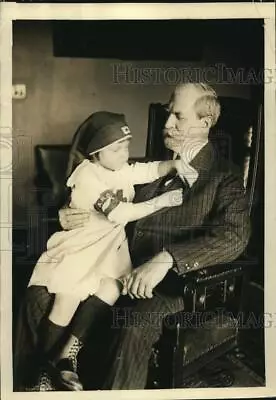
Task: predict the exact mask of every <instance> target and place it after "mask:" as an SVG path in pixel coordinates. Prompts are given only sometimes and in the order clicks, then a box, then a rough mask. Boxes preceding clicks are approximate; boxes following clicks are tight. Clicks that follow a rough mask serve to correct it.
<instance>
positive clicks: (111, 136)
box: [78, 111, 132, 155]
mask: <svg viewBox="0 0 276 400" xmlns="http://www.w3.org/2000/svg"><path fill="white" fill-rule="evenodd" d="M80 130H81V132H80V139H79V143H78V148H79V150H81V151H82V152H83V153H84V154H89V155H92V154H94V153H97V152H98V151H100V150H103V149H104V148H106V147H107V146H109V145H111V144H113V143H115V142H120V141H122V140H125V139H127V138H130V137H131V136H132V135H131V132H130V129H129V126H128V125H127V123H126V120H125V116H124V115H123V114H116V113H112V112H108V111H98V112H96V113H94V114H92V115H90V117H88V118H87V120H86V121H85V122H84V123H83V124H82V125H81V127H80Z"/></svg>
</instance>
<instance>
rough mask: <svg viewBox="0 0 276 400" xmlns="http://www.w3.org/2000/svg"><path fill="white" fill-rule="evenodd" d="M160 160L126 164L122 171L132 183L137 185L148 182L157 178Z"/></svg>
mask: <svg viewBox="0 0 276 400" xmlns="http://www.w3.org/2000/svg"><path fill="white" fill-rule="evenodd" d="M159 164H160V161H149V162H145V163H141V162H136V163H134V164H130V165H126V166H125V167H124V168H123V170H122V173H123V174H125V175H126V179H128V180H129V181H130V182H131V183H132V184H133V185H139V184H143V183H150V182H153V181H155V180H156V179H158V178H159V177H160V176H159V172H158V167H159Z"/></svg>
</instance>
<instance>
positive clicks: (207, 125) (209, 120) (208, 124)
mask: <svg viewBox="0 0 276 400" xmlns="http://www.w3.org/2000/svg"><path fill="white" fill-rule="evenodd" d="M203 119H204V126H205V128H209V129H210V128H211V127H212V122H213V121H212V118H211V117H209V116H207V117H204V118H203Z"/></svg>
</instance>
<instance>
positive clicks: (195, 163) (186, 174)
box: [174, 139, 211, 187]
mask: <svg viewBox="0 0 276 400" xmlns="http://www.w3.org/2000/svg"><path fill="white" fill-rule="evenodd" d="M208 144H209V142H208V139H207V140H205V141H202V142H201V143H198V142H197V143H196V147H195V146H194V148H193V149H192V151H191V152H189V151H186V152H185V154H184V153H183V154H181V155H180V160H181V163H180V168H179V169H178V175H179V177H180V178H181V179H182V180H183V181H184V182H185V181H186V182H188V184H189V186H190V187H192V186H193V184H194V183H195V182H196V181H197V179H198V176H199V172H200V169H201V167H204V166H203V165H202V161H205V162H206V161H207V160H205V157H203V158H202V155H201V153H202V152H203V151H204V149H205V148H206V147H208V146H207V145H208ZM189 155H190V156H189ZM200 155H201V157H200ZM177 157H179V156H177V155H176V153H175V154H174V158H177ZM210 161H211V160H210V159H209V163H210ZM207 162H208V161H207Z"/></svg>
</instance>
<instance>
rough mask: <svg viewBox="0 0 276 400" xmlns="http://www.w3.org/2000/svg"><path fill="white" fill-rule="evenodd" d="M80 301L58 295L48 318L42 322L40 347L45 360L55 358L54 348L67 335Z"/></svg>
mask: <svg viewBox="0 0 276 400" xmlns="http://www.w3.org/2000/svg"><path fill="white" fill-rule="evenodd" d="M79 303H80V301H79V299H77V298H75V297H71V296H68V295H63V294H56V296H55V300H54V304H53V307H52V310H51V312H50V314H49V316H48V317H47V318H45V319H44V320H42V322H41V325H40V328H39V342H38V347H39V351H40V353H42V354H43V357H44V358H45V359H49V358H51V356H53V354H51V353H53V350H54V347H55V346H56V345H57V343H58V341H59V339H60V338H61V336H63V334H64V333H65V329H66V327H67V325H68V324H69V322H70V321H71V319H72V317H73V315H74V313H75V311H76V309H77V307H78V305H79Z"/></svg>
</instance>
